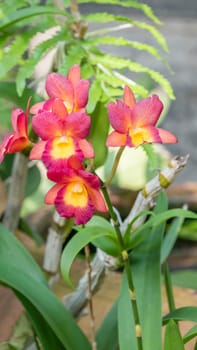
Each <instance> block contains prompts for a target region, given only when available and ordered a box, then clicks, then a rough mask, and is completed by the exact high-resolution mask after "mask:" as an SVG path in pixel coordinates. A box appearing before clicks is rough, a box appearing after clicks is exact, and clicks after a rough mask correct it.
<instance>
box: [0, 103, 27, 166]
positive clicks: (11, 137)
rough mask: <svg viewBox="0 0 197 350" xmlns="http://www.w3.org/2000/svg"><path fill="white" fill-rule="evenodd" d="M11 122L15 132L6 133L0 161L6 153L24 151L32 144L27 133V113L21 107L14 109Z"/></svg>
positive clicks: (0, 151) (1, 146) (0, 147)
mask: <svg viewBox="0 0 197 350" xmlns="http://www.w3.org/2000/svg"><path fill="white" fill-rule="evenodd" d="M11 122H12V127H13V130H14V132H13V133H10V134H8V135H6V136H5V137H4V139H3V141H2V143H1V145H0V163H1V162H2V161H3V159H4V156H5V154H7V153H16V152H20V151H23V150H24V149H25V148H27V147H28V146H30V145H31V141H30V140H29V139H28V134H27V132H28V131H27V129H28V116H27V113H25V112H23V110H22V109H19V108H15V109H13V111H12V115H11Z"/></svg>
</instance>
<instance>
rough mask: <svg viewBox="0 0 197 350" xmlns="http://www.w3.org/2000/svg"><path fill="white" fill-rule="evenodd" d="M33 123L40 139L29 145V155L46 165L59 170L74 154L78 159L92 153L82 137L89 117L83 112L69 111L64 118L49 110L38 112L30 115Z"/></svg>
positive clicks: (89, 156)
mask: <svg viewBox="0 0 197 350" xmlns="http://www.w3.org/2000/svg"><path fill="white" fill-rule="evenodd" d="M32 127H33V129H34V131H35V133H36V134H37V135H38V136H39V137H40V138H41V141H39V142H38V143H37V144H36V145H35V146H34V147H33V148H32V151H31V153H30V159H42V161H43V163H44V164H45V165H46V167H47V168H48V169H49V168H50V167H56V168H59V169H60V170H61V168H62V167H64V166H67V161H68V159H69V158H70V157H73V156H75V157H76V158H77V159H79V160H80V161H82V160H83V159H84V158H93V157H94V150H93V148H92V146H91V144H90V143H89V142H88V141H87V140H86V139H85V137H86V136H87V134H88V133H89V129H90V117H89V116H88V115H86V114H85V113H82V112H80V113H71V114H69V115H68V116H67V118H65V119H64V118H59V117H58V115H57V114H55V113H52V112H41V113H39V114H37V115H36V116H34V117H33V119H32Z"/></svg>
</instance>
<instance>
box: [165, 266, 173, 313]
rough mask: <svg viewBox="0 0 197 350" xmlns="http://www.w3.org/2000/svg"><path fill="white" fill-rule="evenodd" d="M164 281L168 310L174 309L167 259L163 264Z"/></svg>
mask: <svg viewBox="0 0 197 350" xmlns="http://www.w3.org/2000/svg"><path fill="white" fill-rule="evenodd" d="M164 283H165V288H166V295H167V300H168V306H169V311H170V312H172V311H174V310H175V302H174V295H173V290H172V281H171V276H170V270H169V266H168V263H167V261H166V262H165V264H164Z"/></svg>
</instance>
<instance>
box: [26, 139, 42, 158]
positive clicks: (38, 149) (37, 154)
mask: <svg viewBox="0 0 197 350" xmlns="http://www.w3.org/2000/svg"><path fill="white" fill-rule="evenodd" d="M45 146H46V141H39V142H38V143H36V145H35V146H34V147H33V148H32V150H31V152H30V155H29V159H30V160H33V159H35V160H38V159H42V154H43V152H44V149H45Z"/></svg>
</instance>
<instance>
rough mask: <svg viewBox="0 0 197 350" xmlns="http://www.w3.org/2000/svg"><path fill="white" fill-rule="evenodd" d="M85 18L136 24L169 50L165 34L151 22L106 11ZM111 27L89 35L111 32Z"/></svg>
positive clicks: (163, 47) (99, 21)
mask: <svg viewBox="0 0 197 350" xmlns="http://www.w3.org/2000/svg"><path fill="white" fill-rule="evenodd" d="M83 18H84V20H85V21H87V22H93V23H109V22H114V21H117V22H124V23H129V24H131V25H132V26H136V27H138V28H140V29H143V30H147V31H148V32H149V33H150V34H151V35H152V36H153V37H154V38H155V40H156V41H157V43H158V44H159V45H160V46H161V47H162V49H163V50H164V51H166V52H168V46H167V43H166V40H165V38H164V36H163V35H162V34H161V33H160V32H159V30H157V28H156V27H155V26H153V25H151V24H147V23H145V22H140V21H135V20H133V19H130V18H128V17H125V16H117V15H113V14H111V13H106V12H99V13H98V12H97V13H91V14H89V15H84V16H83ZM110 30H111V28H110V27H108V28H101V29H98V30H96V31H94V32H90V33H87V37H88V36H93V35H99V34H103V33H107V32H110Z"/></svg>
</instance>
